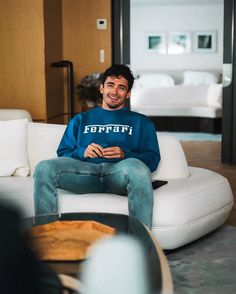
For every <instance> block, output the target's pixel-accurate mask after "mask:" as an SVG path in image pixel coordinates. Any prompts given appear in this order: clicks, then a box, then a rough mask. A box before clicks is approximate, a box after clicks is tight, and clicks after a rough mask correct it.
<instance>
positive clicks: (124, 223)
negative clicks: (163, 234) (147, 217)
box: [25, 213, 173, 293]
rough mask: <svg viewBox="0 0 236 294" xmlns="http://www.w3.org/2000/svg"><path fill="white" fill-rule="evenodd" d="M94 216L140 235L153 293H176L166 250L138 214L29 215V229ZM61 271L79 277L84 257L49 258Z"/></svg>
mask: <svg viewBox="0 0 236 294" xmlns="http://www.w3.org/2000/svg"><path fill="white" fill-rule="evenodd" d="M69 220H71V221H72V220H73V221H74V220H93V221H97V222H100V223H102V224H105V225H108V226H111V227H114V228H115V229H116V233H117V234H127V235H130V236H133V237H135V238H136V239H138V240H139V241H140V242H141V244H142V246H143V248H144V252H145V258H146V264H147V269H148V277H149V285H150V293H172V292H173V284H172V279H171V274H170V270H169V266H168V263H167V260H166V258H165V255H164V253H163V251H162V250H161V248H160V246H159V245H158V243H157V242H156V240H155V238H154V237H153V235H152V233H151V232H150V230H148V229H147V228H146V227H145V226H144V225H143V224H142V223H141V222H140V221H139V220H138V219H137V218H134V217H131V216H127V215H122V214H113V213H62V214H51V215H43V216H38V217H32V218H27V219H25V229H29V228H31V227H32V226H37V225H42V224H47V223H51V222H54V221H69ZM47 263H48V264H49V265H50V266H51V267H52V268H53V269H54V270H55V271H56V272H57V273H58V274H66V275H69V276H72V277H76V278H77V277H78V276H79V273H80V270H81V264H82V263H83V261H54V262H53V261H50V262H47Z"/></svg>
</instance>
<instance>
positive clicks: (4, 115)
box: [0, 108, 32, 121]
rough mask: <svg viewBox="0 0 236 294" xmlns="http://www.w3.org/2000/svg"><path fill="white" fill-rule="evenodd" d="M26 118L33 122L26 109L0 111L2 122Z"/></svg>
mask: <svg viewBox="0 0 236 294" xmlns="http://www.w3.org/2000/svg"><path fill="white" fill-rule="evenodd" d="M22 118H26V119H27V120H28V121H32V117H31V115H30V113H29V112H28V111H27V110H25V109H7V108H4V109H0V120H13V119H22Z"/></svg>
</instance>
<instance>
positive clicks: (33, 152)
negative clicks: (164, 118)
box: [28, 123, 189, 179]
mask: <svg viewBox="0 0 236 294" xmlns="http://www.w3.org/2000/svg"><path fill="white" fill-rule="evenodd" d="M65 128H66V125H56V124H46V123H29V124H28V156H29V165H30V174H31V175H33V173H34V168H35V166H36V165H37V163H38V162H39V161H41V160H44V159H49V158H55V157H57V154H56V150H57V147H58V145H59V143H60V140H61V137H62V135H63V133H64V131H65ZM158 140H159V145H160V152H161V162H160V164H159V166H158V168H157V170H156V171H155V172H153V174H152V175H153V179H178V178H185V177H187V176H188V175H189V171H188V166H187V162H186V158H185V155H184V152H183V149H182V147H181V144H180V142H179V141H178V140H177V139H176V138H175V137H173V136H169V135H162V134H158Z"/></svg>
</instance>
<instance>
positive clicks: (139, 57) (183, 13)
mask: <svg viewBox="0 0 236 294" xmlns="http://www.w3.org/2000/svg"><path fill="white" fill-rule="evenodd" d="M168 31H187V32H194V31H217V47H216V52H215V53H205V54H203V53H193V51H191V53H187V54H179V55H171V54H158V53H155V52H150V50H149V51H148V50H147V43H146V38H145V35H146V33H149V32H168ZM192 44H193V42H192ZM222 64H223V5H220V4H218V5H191V6H190V5H189V6H188V5H187V6H133V5H132V6H131V68H132V69H133V70H145V71H146V70H155V71H158V70H160V71H163V70H182V69H197V70H203V69H204V70H217V71H221V69H222Z"/></svg>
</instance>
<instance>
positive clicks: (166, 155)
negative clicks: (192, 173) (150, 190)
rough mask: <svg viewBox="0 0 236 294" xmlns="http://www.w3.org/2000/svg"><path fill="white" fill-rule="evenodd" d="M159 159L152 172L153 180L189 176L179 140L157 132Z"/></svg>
mask: <svg viewBox="0 0 236 294" xmlns="http://www.w3.org/2000/svg"><path fill="white" fill-rule="evenodd" d="M157 136H158V141H159V147H160V153H161V161H160V163H159V166H158V168H157V169H156V170H155V171H154V172H153V173H152V179H153V180H169V179H181V178H186V177H188V176H189V169H188V165H187V161H186V158H185V155H184V151H183V149H182V146H181V144H180V142H179V141H178V140H177V139H176V138H175V137H173V136H168V135H165V134H160V133H157Z"/></svg>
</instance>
